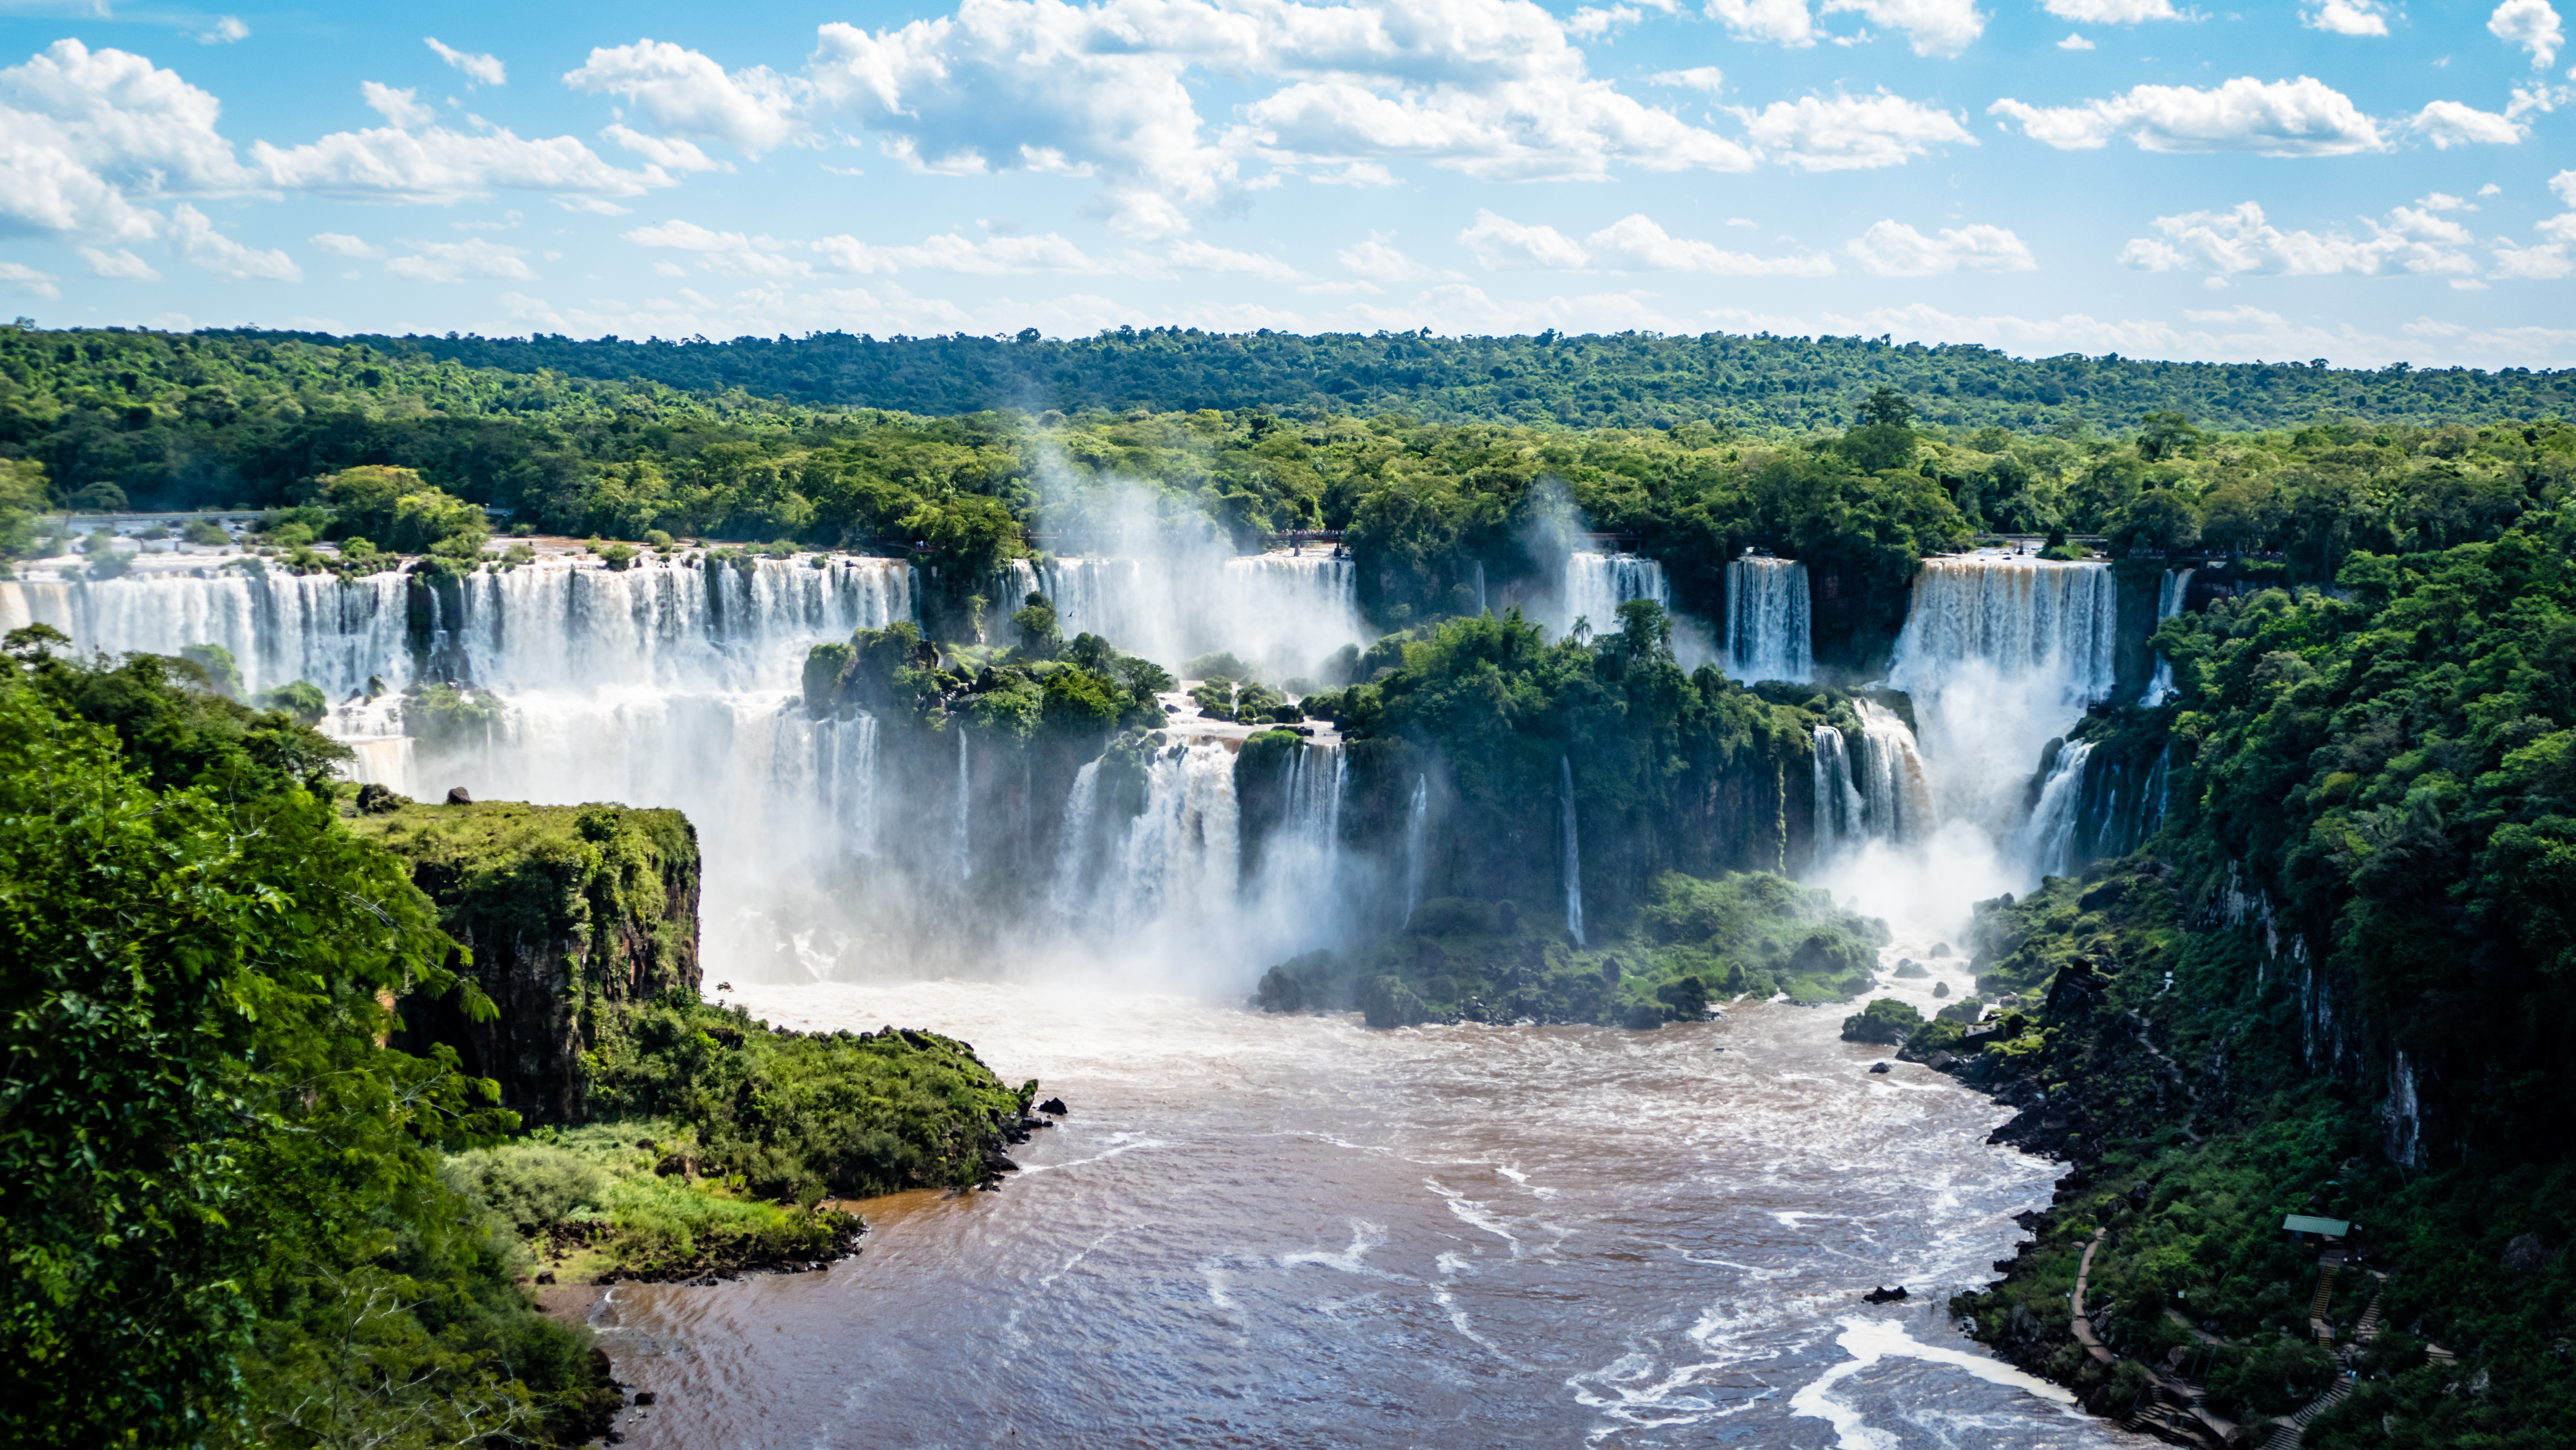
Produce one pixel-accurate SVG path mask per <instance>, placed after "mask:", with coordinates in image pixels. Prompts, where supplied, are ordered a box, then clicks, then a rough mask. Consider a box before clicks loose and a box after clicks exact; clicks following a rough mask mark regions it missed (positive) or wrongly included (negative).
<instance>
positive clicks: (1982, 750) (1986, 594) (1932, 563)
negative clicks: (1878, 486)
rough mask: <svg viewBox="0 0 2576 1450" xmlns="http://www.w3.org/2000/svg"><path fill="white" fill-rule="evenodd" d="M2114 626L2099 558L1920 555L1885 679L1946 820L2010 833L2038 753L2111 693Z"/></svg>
mask: <svg viewBox="0 0 2576 1450" xmlns="http://www.w3.org/2000/svg"><path fill="white" fill-rule="evenodd" d="M2117 624H2118V597H2117V591H2116V589H2115V588H2114V585H2113V581H2112V577H2111V571H2110V569H2109V568H2108V567H2106V566H2104V565H2100V564H2061V563H2053V562H2046V561H2041V560H2036V559H2025V558H2019V557H2006V558H1997V557H1994V556H1990V555H1971V556H1967V557H1964V558H1950V559H1927V560H1925V561H1924V563H1923V567H1922V570H1921V572H1920V573H1918V574H1917V575H1916V576H1915V580H1914V594H1913V599H1912V602H1911V605H1910V606H1909V608H1908V610H1907V613H1906V616H1905V626H1904V628H1903V629H1902V630H1900V631H1899V632H1898V634H1897V638H1896V654H1895V659H1894V661H1893V663H1892V664H1891V665H1890V667H1889V670H1888V683H1889V684H1890V685H1892V686H1893V687H1895V688H1896V689H1899V690H1903V691H1905V692H1906V693H1907V694H1908V695H1910V696H1912V698H1913V701H1914V718H1915V721H1916V723H1917V725H1918V726H1919V727H1920V729H1921V737H1922V745H1923V754H1924V756H1925V757H1926V758H1927V759H1928V760H1930V761H1931V762H1932V764H1933V767H1934V769H1935V771H1936V772H1937V776H1936V783H1937V787H1938V790H1937V795H1938V800H1937V802H1936V804H1937V805H1938V807H1939V809H1940V812H1941V815H1942V817H1943V818H1944V819H1946V820H1956V821H1961V822H1964V823H1967V824H1971V825H1975V826H1977V827H1978V828H1980V829H1982V830H1984V831H1985V832H1986V833H1987V835H1988V836H1989V837H1990V838H1992V839H2001V838H2002V837H2003V836H2004V835H2005V834H2006V833H2007V832H2008V831H2009V830H2010V829H2011V827H2012V825H2013V824H2014V822H2015V820H2016V819H2017V818H2018V816H2019V814H2020V806H2021V803H2022V802H2021V793H2022V790H2023V788H2024V786H2025V783H2026V782H2027V781H2028V780H2029V778H2030V772H2031V768H2032V763H2033V762H2034V761H2036V760H2038V759H2039V753H2040V750H2041V748H2042V747H2043V746H2044V745H2045V744H2046V743H2047V742H2048V741H2049V739H2051V738H2052V737H2054V736H2058V735H2061V734H2063V733H2064V732H2065V730H2066V727H2067V726H2068V725H2069V724H2071V723H2073V722H2074V721H2075V720H2076V719H2077V718H2078V717H2080V716H2081V715H2082V714H2083V713H2084V711H2085V709H2086V707H2087V706H2089V705H2092V704H2093V703H2095V702H2097V701H2100V700H2104V699H2107V698H2109V697H2110V694H2111V690H2112V688H2113V682H2114V657H2115V652H2116V648H2117V644H2118V632H2117Z"/></svg>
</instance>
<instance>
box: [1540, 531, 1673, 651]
mask: <svg viewBox="0 0 2576 1450" xmlns="http://www.w3.org/2000/svg"><path fill="white" fill-rule="evenodd" d="M1632 599H1651V600H1653V601H1655V602H1656V603H1657V604H1660V605H1662V606H1664V608H1665V609H1666V610H1667V611H1670V610H1671V609H1672V607H1673V594H1672V589H1671V588H1670V586H1668V585H1667V584H1666V583H1665V581H1664V566H1663V565H1661V564H1658V563H1656V562H1655V561H1654V560H1652V559H1643V558H1639V557H1638V556H1637V555H1634V554H1596V553H1592V552H1589V551H1586V550H1579V549H1578V550H1576V551H1575V552H1574V553H1573V554H1571V555H1569V556H1567V558H1566V561H1565V587H1564V589H1563V591H1562V597H1561V598H1560V599H1559V601H1558V608H1559V612H1560V617H1559V618H1558V619H1557V620H1556V621H1555V623H1556V627H1557V631H1558V633H1559V634H1564V633H1566V632H1568V631H1571V630H1572V629H1573V628H1574V626H1575V625H1576V623H1578V622H1580V623H1583V624H1586V625H1588V626H1590V628H1591V630H1592V633H1594V634H1595V635H1605V634H1615V633H1617V632H1618V629H1619V606H1620V605H1622V604H1625V603H1627V602H1628V601H1629V600H1632Z"/></svg>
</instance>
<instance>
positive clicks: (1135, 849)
mask: <svg viewBox="0 0 2576 1450" xmlns="http://www.w3.org/2000/svg"><path fill="white" fill-rule="evenodd" d="M1237 827H1238V815H1237V809H1236V804H1235V796H1234V756H1233V755H1232V754H1231V753H1230V752H1228V751H1227V750H1226V749H1225V747H1224V746H1222V745H1220V744H1217V743H1216V742H1214V741H1201V742H1198V743H1197V744H1193V745H1186V746H1181V745H1176V746H1171V747H1169V748H1166V749H1165V750H1163V751H1162V752H1160V753H1159V754H1157V755H1156V756H1155V757H1154V760H1153V763H1152V764H1151V765H1150V766H1148V767H1147V769H1146V780H1145V808H1144V810H1143V811H1141V812H1139V813H1138V814H1137V816H1136V818H1135V819H1134V820H1132V821H1129V822H1128V823H1127V831H1126V835H1125V838H1124V839H1123V840H1121V841H1120V842H1119V847H1118V852H1117V857H1116V860H1115V861H1114V863H1113V864H1112V869H1111V872H1110V875H1109V879H1107V880H1106V881H1104V882H1103V883H1102V886H1101V890H1100V892H1099V893H1098V894H1099V896H1100V897H1101V898H1102V900H1101V903H1100V906H1099V907H1098V911H1099V913H1100V914H1101V915H1102V916H1103V917H1105V921H1104V922H1103V924H1104V925H1105V926H1107V927H1108V928H1110V929H1111V930H1112V931H1113V932H1114V933H1116V934H1117V935H1118V937H1119V938H1121V939H1122V942H1134V943H1136V944H1138V945H1139V946H1140V947H1142V948H1143V949H1145V950H1147V951H1151V950H1154V949H1155V948H1157V947H1159V948H1161V949H1162V950H1164V951H1166V952H1187V953H1193V954H1198V955H1207V954H1211V953H1215V952H1221V951H1223V950H1224V949H1225V947H1226V946H1227V945H1228V944H1230V943H1231V941H1232V939H1233V936H1234V932H1235V928H1236V925H1237V924H1236V922H1235V920H1234V907H1235V900H1236V895H1237V887H1238V886H1239V884H1240V877H1241V874H1242V857H1241V848H1240V842H1239V840H1238V837H1237Z"/></svg>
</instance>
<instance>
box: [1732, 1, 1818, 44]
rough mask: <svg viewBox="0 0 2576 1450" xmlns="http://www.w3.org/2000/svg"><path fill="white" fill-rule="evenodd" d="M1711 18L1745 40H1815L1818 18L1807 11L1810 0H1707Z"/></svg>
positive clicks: (1806, 41)
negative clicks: (1808, 0)
mask: <svg viewBox="0 0 2576 1450" xmlns="http://www.w3.org/2000/svg"><path fill="white" fill-rule="evenodd" d="M1708 18H1709V19H1711V20H1714V21H1717V22H1719V23H1720V24H1722V25H1724V26H1725V27H1726V28H1727V29H1729V30H1732V31H1734V32H1735V33H1736V35H1737V36H1738V37H1739V38H1741V39H1744V40H1767V41H1771V42H1772V43H1774V44H1777V45H1789V46H1806V45H1813V44H1815V43H1816V18H1815V17H1814V16H1813V15H1810V14H1808V13H1807V0H1708Z"/></svg>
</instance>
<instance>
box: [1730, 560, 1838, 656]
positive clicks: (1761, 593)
mask: <svg viewBox="0 0 2576 1450" xmlns="http://www.w3.org/2000/svg"><path fill="white" fill-rule="evenodd" d="M1809 614H1810V609H1809V603H1808V597H1807V566H1806V565H1804V564H1801V563H1799V562H1798V561H1796V560H1795V559H1762V558H1744V559H1736V560H1733V561H1731V562H1730V563H1728V564H1727V566H1726V672H1727V674H1728V675H1729V676H1731V677H1733V678H1734V679H1737V680H1741V681H1745V682H1748V683H1749V682H1751V681H1754V680H1792V681H1797V682H1800V683H1804V682H1805V681H1807V680H1810V679H1813V678H1814V677H1815V673H1816V661H1815V654H1814V640H1813V630H1812V627H1811V624H1810V620H1809Z"/></svg>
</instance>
